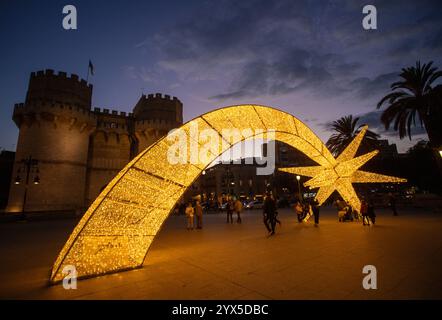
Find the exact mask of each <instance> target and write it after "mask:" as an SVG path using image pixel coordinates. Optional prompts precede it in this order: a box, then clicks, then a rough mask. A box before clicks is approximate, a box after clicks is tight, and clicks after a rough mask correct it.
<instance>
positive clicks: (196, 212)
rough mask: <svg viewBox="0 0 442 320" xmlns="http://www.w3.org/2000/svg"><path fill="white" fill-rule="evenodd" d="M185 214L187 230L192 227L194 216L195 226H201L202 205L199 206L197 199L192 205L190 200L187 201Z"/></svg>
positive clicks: (200, 227) (198, 227) (199, 227)
mask: <svg viewBox="0 0 442 320" xmlns="http://www.w3.org/2000/svg"><path fill="white" fill-rule="evenodd" d="M185 214H186V218H187V230H193V229H194V217H195V216H196V228H197V229H202V228H203V207H202V206H201V203H200V202H199V201H198V200H196V201H195V206H193V205H192V201H189V203H188V204H187V206H186V209H185Z"/></svg>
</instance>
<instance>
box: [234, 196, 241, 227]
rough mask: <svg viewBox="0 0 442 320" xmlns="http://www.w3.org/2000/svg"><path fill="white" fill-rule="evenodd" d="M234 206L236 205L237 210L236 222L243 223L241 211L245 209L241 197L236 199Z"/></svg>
mask: <svg viewBox="0 0 442 320" xmlns="http://www.w3.org/2000/svg"><path fill="white" fill-rule="evenodd" d="M234 207H235V212H236V215H237V220H236V222H237V223H241V222H242V220H241V211H242V209H243V205H242V202H241V201H240V200H239V199H236V200H235V205H234Z"/></svg>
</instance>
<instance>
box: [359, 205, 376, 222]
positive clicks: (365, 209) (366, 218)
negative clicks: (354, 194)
mask: <svg viewBox="0 0 442 320" xmlns="http://www.w3.org/2000/svg"><path fill="white" fill-rule="evenodd" d="M361 215H362V225H364V226H369V225H370V221H371V223H372V224H375V223H376V214H375V212H374V205H373V202H372V201H368V202H367V201H365V199H362V201H361Z"/></svg>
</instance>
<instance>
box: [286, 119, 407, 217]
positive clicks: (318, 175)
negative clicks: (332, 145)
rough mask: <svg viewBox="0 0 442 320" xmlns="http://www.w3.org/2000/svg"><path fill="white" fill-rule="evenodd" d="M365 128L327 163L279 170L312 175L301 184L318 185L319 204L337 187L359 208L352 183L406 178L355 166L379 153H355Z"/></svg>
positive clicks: (350, 202) (337, 189)
mask: <svg viewBox="0 0 442 320" xmlns="http://www.w3.org/2000/svg"><path fill="white" fill-rule="evenodd" d="M367 128H368V127H367V126H365V127H364V128H363V129H362V130H361V132H360V133H359V134H358V135H357V136H356V138H355V139H354V140H353V141H352V142H351V143H350V144H349V145H348V146H347V148H345V150H344V151H343V152H342V153H341V154H340V155H339V157H338V158H337V159H336V160H335V161H333V162H332V163H331V164H330V165H325V166H324V165H323V166H313V167H292V168H281V169H279V170H281V171H284V172H289V173H292V174H300V175H303V176H307V177H312V178H311V179H310V180H308V181H307V182H305V183H304V185H305V186H306V187H309V188H310V189H313V188H319V191H318V193H317V195H316V200H318V202H319V204H322V203H323V202H324V201H325V200H327V199H328V197H329V196H330V195H331V194H332V193H333V191H335V190H336V191H338V192H339V194H340V195H341V196H342V198H343V199H344V200H345V201H346V202H347V203H348V204H349V205H350V206H351V207H352V208H353V209H355V210H357V211H360V207H361V202H360V200H359V198H358V196H357V194H356V192H355V190H354V188H353V185H352V183H379V182H390V183H399V182H406V181H407V180H406V179H402V178H396V177H391V176H386V175H382V174H377V173H371V172H365V171H361V170H358V169H359V168H360V167H361V166H362V165H364V164H365V163H366V162H367V161H369V160H370V159H371V158H373V157H374V156H375V155H376V154H377V153H378V151H372V152H369V153H367V154H364V155H362V156H359V157H356V158H355V157H354V156H355V155H356V152H357V150H358V148H359V145H360V144H361V142H362V139H363V137H364V135H365V133H366V131H367ZM298 177H299V176H296V178H298Z"/></svg>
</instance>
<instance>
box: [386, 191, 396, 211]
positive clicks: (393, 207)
mask: <svg viewBox="0 0 442 320" xmlns="http://www.w3.org/2000/svg"><path fill="white" fill-rule="evenodd" d="M388 205H389V206H390V208H391V210H392V211H393V215H394V216H397V215H398V213H397V211H396V198H395V196H394V195H393V194H392V193H390V194H389V195H388Z"/></svg>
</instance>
